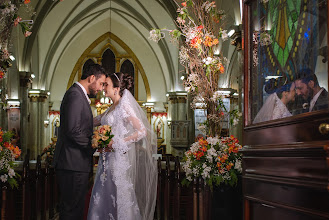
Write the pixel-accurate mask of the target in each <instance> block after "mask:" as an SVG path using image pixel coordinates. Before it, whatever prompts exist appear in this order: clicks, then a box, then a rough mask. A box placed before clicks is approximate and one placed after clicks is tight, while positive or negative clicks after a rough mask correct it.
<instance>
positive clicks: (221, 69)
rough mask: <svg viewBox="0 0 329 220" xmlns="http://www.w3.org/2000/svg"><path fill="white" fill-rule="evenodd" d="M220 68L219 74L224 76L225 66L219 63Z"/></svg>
mask: <svg viewBox="0 0 329 220" xmlns="http://www.w3.org/2000/svg"><path fill="white" fill-rule="evenodd" d="M218 68H219V72H220V73H221V74H223V73H224V71H225V69H224V66H223V64H221V63H219V64H218Z"/></svg>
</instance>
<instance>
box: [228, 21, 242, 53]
mask: <svg viewBox="0 0 329 220" xmlns="http://www.w3.org/2000/svg"><path fill="white" fill-rule="evenodd" d="M241 26H242V25H238V26H237V25H234V26H233V27H232V28H231V30H230V31H229V32H228V35H229V37H230V38H231V39H232V40H231V45H233V46H236V49H237V50H241V49H242V37H241Z"/></svg>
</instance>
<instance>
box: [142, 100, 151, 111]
mask: <svg viewBox="0 0 329 220" xmlns="http://www.w3.org/2000/svg"><path fill="white" fill-rule="evenodd" d="M143 106H144V107H145V108H146V109H150V110H151V109H153V108H154V102H144V103H143Z"/></svg>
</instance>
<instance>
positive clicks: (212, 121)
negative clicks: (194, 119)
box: [149, 0, 242, 188]
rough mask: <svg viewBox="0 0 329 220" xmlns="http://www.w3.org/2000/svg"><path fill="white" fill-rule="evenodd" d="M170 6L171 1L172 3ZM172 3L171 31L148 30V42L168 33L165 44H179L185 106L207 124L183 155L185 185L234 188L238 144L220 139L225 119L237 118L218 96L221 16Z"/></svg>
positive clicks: (194, 4)
mask: <svg viewBox="0 0 329 220" xmlns="http://www.w3.org/2000/svg"><path fill="white" fill-rule="evenodd" d="M175 2H176V1H175ZM176 4H177V13H178V15H177V19H176V21H175V22H176V25H177V27H178V28H177V29H175V30H168V29H165V28H163V29H152V30H151V31H150V37H149V38H150V39H151V40H153V41H155V42H158V41H159V40H161V39H162V38H164V37H165V33H166V32H168V33H169V35H170V37H171V41H172V42H176V43H177V44H180V47H179V60H180V63H181V64H182V65H183V66H184V67H185V73H186V75H187V77H186V79H185V80H184V87H185V90H186V91H188V92H189V93H190V94H191V96H192V98H193V100H192V103H191V107H192V108H193V109H196V108H197V107H200V106H202V107H203V108H204V109H206V110H207V121H206V123H205V124H204V126H203V130H204V132H203V133H205V134H207V136H208V137H207V139H199V141H197V142H195V143H193V144H192V146H191V147H190V149H189V150H188V151H187V152H186V153H185V156H184V161H185V162H186V163H185V165H184V166H183V169H184V171H185V172H186V179H185V180H184V181H183V183H186V184H188V183H189V182H191V181H193V179H195V178H203V179H204V181H205V183H206V184H208V185H209V186H210V187H211V188H212V187H213V185H220V184H222V183H223V184H227V185H231V186H234V185H235V184H236V183H237V180H238V177H237V176H238V175H239V174H240V173H241V170H242V169H241V154H240V152H239V150H240V149H241V145H239V144H238V140H237V139H236V138H234V137H233V136H231V137H226V138H220V137H219V136H221V130H222V127H221V126H222V124H221V122H223V121H224V119H225V117H226V116H229V117H230V118H229V119H230V123H231V124H233V125H234V124H237V122H238V118H239V117H240V116H241V113H239V111H238V110H236V109H234V110H231V111H227V109H226V107H225V105H224V96H223V95H222V93H221V92H220V88H219V84H218V81H219V78H220V76H221V74H223V73H225V66H226V65H227V63H228V61H227V59H226V58H225V57H224V56H223V55H222V54H221V53H220V51H219V48H220V47H221V45H220V44H222V42H223V41H225V40H226V39H227V38H228V34H227V31H226V30H225V29H224V28H223V25H222V24H223V19H224V17H225V15H224V12H223V11H221V10H218V8H217V7H216V5H215V2H209V1H203V0H187V1H183V2H181V4H178V3H177V2H176Z"/></svg>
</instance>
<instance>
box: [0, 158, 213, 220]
mask: <svg viewBox="0 0 329 220" xmlns="http://www.w3.org/2000/svg"><path fill="white" fill-rule="evenodd" d="M30 166H31V167H30ZM181 166H182V164H181V162H180V161H179V158H178V157H172V156H166V157H164V158H163V160H161V159H159V160H158V188H157V204H156V210H155V219H157V220H169V219H174V220H177V219H188V220H190V219H193V220H206V219H207V220H208V219H211V193H210V191H209V188H208V187H205V185H204V183H203V181H202V180H199V179H196V180H195V181H194V183H192V184H190V185H189V186H188V187H187V186H182V184H181V182H182V180H183V178H184V176H185V174H184V172H183V171H182V169H181ZM19 173H20V175H21V180H20V181H19V187H18V189H11V188H10V187H9V186H6V185H2V186H1V196H0V198H1V199H0V211H1V212H0V214H1V219H2V220H12V219H24V220H25V219H26V220H39V219H42V220H48V219H54V218H55V217H56V216H57V215H58V213H57V206H58V201H59V191H58V186H57V184H56V175H55V172H54V169H53V168H50V167H49V166H41V157H40V156H39V157H38V159H37V161H36V163H31V161H29V160H28V155H27V157H26V158H25V160H24V162H23V165H22V169H21V170H20V171H19Z"/></svg>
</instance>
